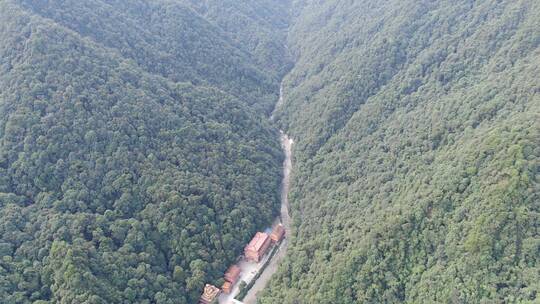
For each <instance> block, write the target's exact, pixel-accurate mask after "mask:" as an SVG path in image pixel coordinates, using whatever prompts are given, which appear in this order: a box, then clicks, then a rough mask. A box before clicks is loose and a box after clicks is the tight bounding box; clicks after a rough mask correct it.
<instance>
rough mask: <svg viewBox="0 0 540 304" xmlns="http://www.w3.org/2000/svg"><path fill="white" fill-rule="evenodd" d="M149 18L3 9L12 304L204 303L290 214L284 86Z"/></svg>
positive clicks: (0, 142) (3, 206) (2, 242)
mask: <svg viewBox="0 0 540 304" xmlns="http://www.w3.org/2000/svg"><path fill="white" fill-rule="evenodd" d="M130 3H131V2H130ZM137 3H138V4H137ZM137 3H135V2H133V3H131V4H128V3H127V2H120V1H119V2H114V1H113V2H107V4H106V5H107V6H105V2H101V1H72V2H70V1H58V2H55V1H52V2H51V1H48V2H38V1H36V2H30V1H20V2H15V1H13V2H12V1H0V41H1V42H0V303H10V304H11V303H41V304H43V303H70V304H71V303H92V304H95V303H194V302H195V300H196V299H197V298H198V296H199V294H200V292H201V290H202V287H203V286H204V283H207V282H213V283H215V284H219V283H220V281H219V279H220V278H221V276H222V274H223V271H224V270H225V269H226V267H227V266H228V265H229V264H230V263H231V262H232V261H233V260H234V259H235V258H236V256H237V255H238V253H239V252H240V250H241V249H242V246H243V244H245V242H246V241H247V240H248V239H249V237H250V236H251V235H252V233H253V232H254V231H255V230H257V229H260V227H264V226H265V225H268V223H269V222H270V221H271V219H272V218H273V216H275V214H276V212H277V208H278V206H279V204H278V189H279V180H280V163H281V158H282V156H281V151H280V149H279V142H278V136H277V132H276V130H275V129H274V128H272V127H271V126H270V125H269V124H268V123H267V122H266V119H265V118H264V117H262V115H261V112H259V111H258V110H257V108H264V104H265V102H268V101H267V100H266V99H265V98H269V99H270V98H272V96H273V95H275V94H276V92H275V91H277V88H276V84H275V83H274V82H273V80H272V79H270V80H268V81H267V79H266V78H265V76H264V73H262V72H260V71H259V70H258V69H259V68H258V67H256V66H255V65H254V64H252V63H250V60H249V58H250V57H255V56H252V55H250V54H243V53H242V52H241V51H239V50H238V49H233V48H232V47H228V46H227V45H226V44H225V40H223V39H222V38H221V36H219V35H218V34H217V33H216V31H218V32H219V30H217V29H215V28H214V26H213V25H211V24H210V23H209V22H206V21H204V20H203V19H201V17H200V16H198V15H197V14H196V13H194V11H192V10H190V9H186V10H185V11H182V12H184V13H185V15H176V14H181V10H180V8H177V7H176V6H175V5H172V4H171V6H170V7H167V9H170V11H171V12H174V13H171V14H172V15H170V18H171V19H170V20H168V19H166V18H157V17H163V15H160V14H161V13H157V12H156V14H158V15H157V16H156V21H155V22H152V21H149V22H148V23H146V24H142V23H138V24H137V23H136V22H135V21H133V20H135V18H140V19H137V20H138V21H137V22H142V21H143V20H142V18H143V15H144V17H148V16H152V15H151V14H146V13H145V14H142V13H141V10H142V9H146V7H147V6H148V7H152V5H154V4H155V3H154V2H153V1H149V2H142V1H141V2H137ZM137 5H140V7H138V6H137ZM146 5H147V6H146ZM30 8H31V9H30ZM79 9H80V10H79ZM149 9H150V8H149ZM165 11H167V10H165ZM144 12H146V11H144ZM160 12H161V11H160ZM36 13H39V14H36ZM137 13H141V15H140V16H136V15H137ZM93 14H96V15H95V16H94V15H93ZM164 14H165V13H164ZM165 16H169V15H167V14H165ZM132 18H133V20H132ZM173 19H174V22H175V23H174V24H172V25H170V27H168V28H167V27H166V28H165V29H164V28H161V29H160V31H161V33H162V34H163V35H165V36H166V35H167V34H171V33H172V31H173V29H174V31H175V32H174V35H172V34H171V35H170V36H169V37H168V38H166V39H163V40H160V38H162V37H153V36H152V32H151V31H152V30H157V28H159V27H160V26H164V24H162V25H160V23H163V22H164V23H167V22H172V20H173ZM179 23H182V24H179ZM132 26H134V28H132ZM214 30H215V31H214ZM197 31H199V32H197ZM145 35H146V36H145ZM194 35H197V39H195V38H193V36H194ZM143 38H144V39H148V40H144V39H143ZM183 41H189V43H192V44H195V45H191V44H184V43H183ZM197 43H205V44H204V45H197ZM214 43H216V44H214ZM220 43H221V44H220ZM207 46H212V47H213V48H210V49H207V51H208V52H217V51H218V50H219V49H221V51H222V52H224V53H218V54H216V53H211V54H204V53H203V54H201V53H200V52H201V50H202V49H206V48H207ZM235 54H237V55H235ZM198 56H201V57H198ZM235 56H236V57H235ZM246 58H247V59H246ZM199 59H201V60H202V59H204V60H207V61H206V62H200V61H199ZM218 62H219V63H218ZM237 62H243V63H245V64H244V65H238V64H237ZM212 65H213V66H212ZM251 65H252V66H251ZM222 68H223V69H222ZM260 69H261V70H262V69H267V67H261V68H260ZM212 73H213V74H212ZM245 73H247V74H245ZM275 73H276V74H277V72H275ZM248 74H249V75H248ZM197 75H199V76H200V78H198V77H199V76H197ZM197 79H200V81H199V82H200V83H202V84H204V86H199V85H194V83H195V84H197V83H198V81H197ZM180 80H189V81H190V82H191V83H181V82H177V81H180ZM235 85H236V86H235ZM224 88H230V90H225V89H224ZM237 93H238V94H237ZM235 96H236V97H235ZM238 97H240V98H242V99H239V98H238ZM250 98H253V99H250ZM250 104H255V106H254V108H252V107H250V106H249V105H250ZM257 104H260V105H261V106H260V107H259V106H257Z"/></svg>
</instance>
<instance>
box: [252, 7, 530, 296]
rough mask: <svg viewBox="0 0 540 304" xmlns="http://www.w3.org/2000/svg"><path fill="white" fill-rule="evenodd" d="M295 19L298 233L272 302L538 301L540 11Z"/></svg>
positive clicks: (429, 10)
mask: <svg viewBox="0 0 540 304" xmlns="http://www.w3.org/2000/svg"><path fill="white" fill-rule="evenodd" d="M296 9H297V10H298V11H297V12H295V13H294V14H293V15H296V16H298V17H296V20H295V22H294V25H293V27H292V28H291V31H290V37H289V40H290V45H291V51H292V52H294V54H295V57H296V58H297V63H296V66H295V68H294V69H293V70H292V72H291V73H290V74H289V75H288V76H287V77H286V80H285V83H284V91H285V102H284V105H283V106H282V107H281V109H280V111H279V114H278V118H279V120H280V122H281V124H282V126H283V127H284V128H285V129H287V131H288V132H289V135H290V136H292V137H293V138H294V140H295V142H296V144H295V168H294V170H293V172H294V185H293V186H292V191H293V192H292V193H291V199H292V200H291V204H292V217H293V218H294V220H295V227H294V229H293V230H294V237H293V243H292V245H291V246H290V249H289V253H288V259H287V261H286V262H285V265H282V267H281V269H280V272H279V273H278V275H277V277H276V278H275V279H274V281H273V282H272V284H271V287H270V289H269V290H267V292H266V293H265V294H264V296H263V298H262V299H261V300H260V303H263V304H266V303H401V302H406V303H533V302H534V303H536V302H537V301H538V299H539V298H540V283H539V282H540V271H539V270H540V264H539V263H540V231H539V229H540V226H539V225H540V213H539V212H540V204H539V202H540V183H539V182H540V175H539V173H540V171H539V170H540V167H539V165H540V164H539V159H540V158H539V157H540V148H539V147H540V131H539V130H540V83H539V81H538V75H540V48H539V46H540V3H539V2H538V1H526V0H525V1H500V0H498V1H495V0H494V1H469V0H463V1H416V0H414V1H412V0H411V1H403V0H396V1H369V0H365V1H304V3H302V2H301V1H299V2H298V3H297V4H296Z"/></svg>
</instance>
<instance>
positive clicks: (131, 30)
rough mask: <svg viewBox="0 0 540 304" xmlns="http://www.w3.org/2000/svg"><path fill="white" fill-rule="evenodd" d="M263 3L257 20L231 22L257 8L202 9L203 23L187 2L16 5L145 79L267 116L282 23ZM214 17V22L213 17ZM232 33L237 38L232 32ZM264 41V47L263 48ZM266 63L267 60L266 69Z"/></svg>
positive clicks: (279, 66)
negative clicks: (208, 89)
mask: <svg viewBox="0 0 540 304" xmlns="http://www.w3.org/2000/svg"><path fill="white" fill-rule="evenodd" d="M220 2H221V1H220ZM266 2H267V3H266V4H265V5H266V6H268V7H269V9H268V10H269V11H270V15H265V16H261V17H259V18H256V16H252V17H251V18H248V17H245V15H241V16H242V18H238V16H237V15H238V14H241V13H242V12H243V11H247V12H246V14H247V13H249V12H250V11H258V10H260V7H261V6H262V5H263V4H256V3H250V2H246V1H235V4H234V7H232V8H231V9H230V10H227V11H222V9H223V7H224V6H223V4H221V3H209V4H207V6H208V9H209V10H210V11H207V12H206V14H208V15H210V16H209V17H208V18H206V17H205V16H204V15H203V14H202V13H203V12H197V11H196V7H193V5H192V3H191V2H190V1H187V0H184V1H166V0H153V1H148V0H136V1H129V2H126V1H117V0H115V1H103V0H92V1H75V0H70V1H61V0H53V1H38V0H20V3H21V5H22V6H24V7H25V8H28V10H31V11H33V12H35V13H36V14H39V15H40V16H42V17H45V18H49V19H51V20H54V21H55V22H56V23H58V24H60V25H62V26H65V27H67V28H69V29H71V30H73V31H75V32H77V33H79V34H80V35H81V36H83V37H86V38H89V39H91V40H93V41H94V42H95V43H97V44H100V45H102V46H105V47H107V48H111V49H113V50H116V51H117V52H118V53H120V54H121V56H123V57H124V58H129V59H132V60H134V61H135V62H136V63H137V64H138V65H139V66H140V67H141V68H143V69H144V70H146V71H148V72H151V73H155V74H159V75H162V76H164V77H167V78H169V79H171V80H173V81H177V82H178V81H181V82H191V83H193V84H196V85H197V84H202V85H209V86H214V87H217V88H219V89H221V90H223V91H226V92H228V93H230V94H233V95H234V96H236V97H239V98H240V99H242V100H244V101H246V102H248V103H249V104H251V105H253V106H254V107H255V108H256V109H258V110H261V111H264V112H266V113H269V111H270V110H271V109H272V108H273V104H274V102H275V100H276V99H277V93H276V92H278V91H279V90H278V88H279V77H280V74H281V73H283V72H282V70H283V69H284V66H285V65H286V61H285V60H284V59H285V56H284V55H283V54H284V46H283V42H282V41H283V40H284V39H281V41H279V42H278V40H277V37H281V36H283V33H284V30H285V27H286V25H287V24H286V23H285V20H286V16H287V15H286V13H285V12H283V11H278V10H276V9H271V8H272V7H273V6H272V5H271V4H272V3H273V2H276V3H278V2H279V1H278V0H272V1H266ZM199 5H202V2H201V4H199ZM282 6H283V5H282ZM216 9H217V10H219V18H218V17H217V16H218V15H216V13H213V12H215V11H216ZM263 17H266V19H263ZM271 18H273V19H271ZM215 19H218V21H219V22H214V20H215ZM258 19H262V20H263V21H266V22H263V21H260V20H258ZM268 19H271V20H270V21H271V22H272V23H269V21H268ZM222 20H236V21H238V22H242V23H241V25H229V24H224V22H223V21H222ZM240 26H242V27H243V28H244V31H243V32H238V28H239V27H240ZM270 33H271V34H270ZM269 39H272V41H273V44H272V46H271V47H269V46H267V45H265V44H268V43H269V42H268V40H269ZM254 41H256V42H260V45H258V44H256V45H253V44H254V43H256V42H254ZM269 58H273V59H272V60H271V61H270V62H266V61H269V60H270V59H269Z"/></svg>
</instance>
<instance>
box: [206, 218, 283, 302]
mask: <svg viewBox="0 0 540 304" xmlns="http://www.w3.org/2000/svg"><path fill="white" fill-rule="evenodd" d="M284 237H285V229H284V228H283V225H281V224H277V225H275V226H274V227H273V229H272V233H271V234H268V233H264V232H257V233H256V234H255V236H254V237H253V239H251V241H250V242H249V244H248V245H247V246H246V247H245V248H244V257H245V259H246V260H247V261H251V262H256V263H259V262H260V261H261V260H262V258H263V257H264V255H265V254H266V253H267V252H268V249H269V248H270V246H272V244H276V245H277V244H279V243H280V242H281V241H282V240H283V238H284ZM241 272H242V270H241V269H240V267H238V265H236V264H235V265H232V266H231V267H229V269H227V272H225V275H224V279H225V283H223V286H221V289H219V288H217V287H215V286H213V285H210V284H206V286H205V287H204V292H203V294H202V295H201V298H200V299H199V304H211V303H215V302H214V301H215V300H216V299H217V297H218V296H219V294H220V293H221V292H223V293H225V294H230V293H231V292H232V290H233V287H234V285H235V284H236V283H237V282H238V280H239V279H240V273H241Z"/></svg>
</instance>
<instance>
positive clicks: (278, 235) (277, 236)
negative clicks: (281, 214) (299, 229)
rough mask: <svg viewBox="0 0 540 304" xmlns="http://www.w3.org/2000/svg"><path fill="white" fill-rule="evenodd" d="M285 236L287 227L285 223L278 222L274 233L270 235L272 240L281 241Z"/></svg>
mask: <svg viewBox="0 0 540 304" xmlns="http://www.w3.org/2000/svg"><path fill="white" fill-rule="evenodd" d="M284 236H285V229H284V228H283V225H281V224H277V225H276V226H275V227H274V229H273V230H272V234H271V235H270V238H271V239H272V242H274V243H279V242H281V240H282V239H283V237H284Z"/></svg>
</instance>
